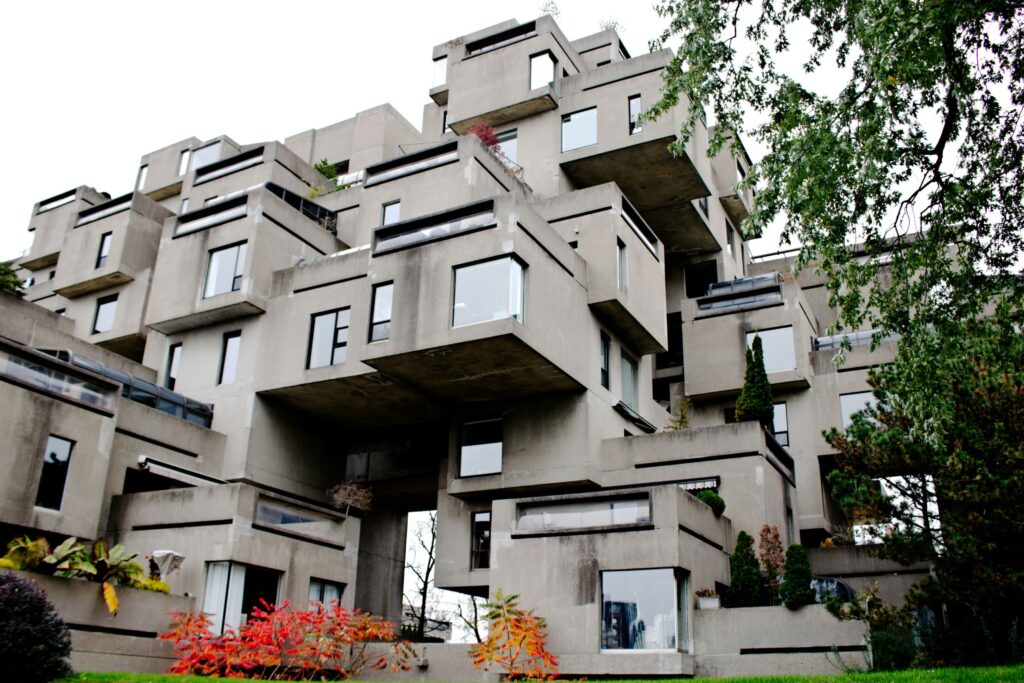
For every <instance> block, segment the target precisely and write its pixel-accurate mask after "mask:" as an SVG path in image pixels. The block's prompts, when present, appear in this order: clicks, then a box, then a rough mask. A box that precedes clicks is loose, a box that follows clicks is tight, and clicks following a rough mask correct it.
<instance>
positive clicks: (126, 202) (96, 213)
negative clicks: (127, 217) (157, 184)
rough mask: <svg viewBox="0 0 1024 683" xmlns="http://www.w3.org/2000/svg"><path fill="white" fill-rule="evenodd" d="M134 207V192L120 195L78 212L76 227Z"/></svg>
mask: <svg viewBox="0 0 1024 683" xmlns="http://www.w3.org/2000/svg"><path fill="white" fill-rule="evenodd" d="M130 208H132V193H131V192H129V193H128V194H126V195H124V196H123V197H118V198H117V199H111V200H110V201H109V202H106V203H104V204H99V205H97V206H92V207H89V208H88V209H85V210H84V211H80V212H79V213H78V219H77V220H76V221H75V227H76V228H80V227H82V226H83V225H87V224H88V223H93V222H95V221H98V220H100V219H103V218H106V217H107V216H113V215H114V214H115V213H121V212H122V211H127V210H128V209H130Z"/></svg>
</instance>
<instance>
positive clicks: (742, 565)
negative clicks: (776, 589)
mask: <svg viewBox="0 0 1024 683" xmlns="http://www.w3.org/2000/svg"><path fill="white" fill-rule="evenodd" d="M729 574H730V576H731V579H730V584H729V592H728V593H726V595H725V603H726V606H727V607H757V606H758V605H761V604H762V600H761V566H760V565H759V564H758V562H757V555H755V554H754V537H753V536H751V535H750V534H748V533H747V532H746V531H740V532H739V534H737V535H736V548H735V549H734V550H733V552H732V557H731V558H729Z"/></svg>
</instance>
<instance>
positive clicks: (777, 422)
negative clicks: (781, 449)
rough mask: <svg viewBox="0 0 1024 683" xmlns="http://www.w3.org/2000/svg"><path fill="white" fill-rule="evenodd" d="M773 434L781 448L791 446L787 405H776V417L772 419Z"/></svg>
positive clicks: (783, 403)
mask: <svg viewBox="0 0 1024 683" xmlns="http://www.w3.org/2000/svg"><path fill="white" fill-rule="evenodd" d="M772 434H773V435H774V436H775V440H776V441H778V442H779V445H780V446H788V445H789V416H788V415H787V414H786V403H785V402H782V403H776V404H775V416H774V418H773V419H772Z"/></svg>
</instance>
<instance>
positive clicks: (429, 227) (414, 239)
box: [373, 200, 495, 256]
mask: <svg viewBox="0 0 1024 683" xmlns="http://www.w3.org/2000/svg"><path fill="white" fill-rule="evenodd" d="M494 225H495V218H494V202H493V200H487V201H485V202H478V203H476V204H470V205H468V206H463V207H460V208H458V209H454V210H452V211H445V212H443V213H438V214H433V215H431V216H424V217H422V218H416V219H413V220H411V221H405V222H404V223H396V224H394V225H388V226H386V227H383V228H378V229H377V232H376V234H375V243H374V247H373V255H374V256H379V255H380V254H386V253H388V252H392V251H398V250H400V249H406V248H408V247H412V246H415V245H418V244H423V243H426V242H435V241H437V240H442V239H446V238H448V237H455V236H456V235H462V234H465V233H468V232H473V231H475V230H482V229H484V228H489V227H492V226H494Z"/></svg>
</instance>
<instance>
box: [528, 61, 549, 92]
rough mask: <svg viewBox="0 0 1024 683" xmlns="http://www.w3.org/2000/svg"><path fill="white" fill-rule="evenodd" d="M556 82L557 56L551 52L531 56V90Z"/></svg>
mask: <svg viewBox="0 0 1024 683" xmlns="http://www.w3.org/2000/svg"><path fill="white" fill-rule="evenodd" d="M554 82H555V58H554V57H552V56H551V53H550V52H545V53H544V54H542V55H534V56H533V57H530V90H536V89H537V88H543V87H545V86H547V85H550V84H552V83H554Z"/></svg>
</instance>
